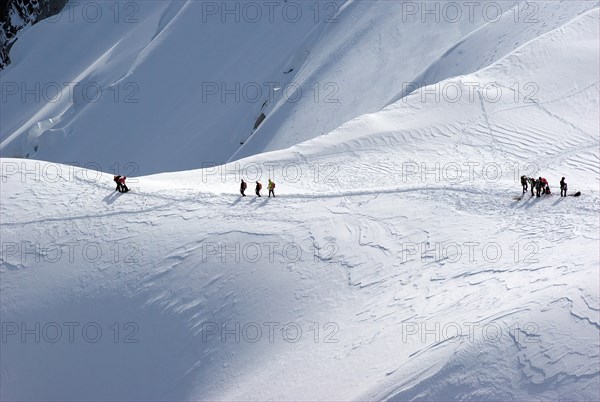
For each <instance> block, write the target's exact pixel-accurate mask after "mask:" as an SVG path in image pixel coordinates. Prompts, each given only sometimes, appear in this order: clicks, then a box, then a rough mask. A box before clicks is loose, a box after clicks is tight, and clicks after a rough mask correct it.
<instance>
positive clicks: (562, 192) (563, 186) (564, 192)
mask: <svg viewBox="0 0 600 402" xmlns="http://www.w3.org/2000/svg"><path fill="white" fill-rule="evenodd" d="M560 196H561V197H566V196H567V182H566V181H565V178H564V177H563V178H562V179H561V180H560Z"/></svg>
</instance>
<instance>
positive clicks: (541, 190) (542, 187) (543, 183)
mask: <svg viewBox="0 0 600 402" xmlns="http://www.w3.org/2000/svg"><path fill="white" fill-rule="evenodd" d="M521 185H522V186H523V194H525V193H526V192H527V190H528V188H531V196H532V197H533V195H534V190H535V195H536V196H537V197H540V196H541V195H542V194H546V195H549V194H551V192H550V185H549V184H548V180H546V178H544V177H541V176H540V177H539V178H538V179H535V178H533V177H527V176H521ZM560 196H561V197H566V196H567V182H566V181H565V178H564V177H563V178H562V179H561V180H560Z"/></svg>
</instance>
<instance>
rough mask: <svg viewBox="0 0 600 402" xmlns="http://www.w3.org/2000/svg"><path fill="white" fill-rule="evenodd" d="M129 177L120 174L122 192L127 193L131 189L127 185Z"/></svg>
mask: <svg viewBox="0 0 600 402" xmlns="http://www.w3.org/2000/svg"><path fill="white" fill-rule="evenodd" d="M126 178H127V177H125V176H119V184H120V185H121V190H119V191H120V192H122V193H126V192H128V191H129V189H128V188H127V186H126V185H125V179H126Z"/></svg>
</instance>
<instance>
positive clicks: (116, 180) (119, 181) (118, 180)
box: [113, 176, 125, 193]
mask: <svg viewBox="0 0 600 402" xmlns="http://www.w3.org/2000/svg"><path fill="white" fill-rule="evenodd" d="M113 180H114V182H115V183H117V188H116V189H115V191H118V192H119V193H122V192H123V185H122V184H121V176H115V177H113ZM123 183H125V179H123Z"/></svg>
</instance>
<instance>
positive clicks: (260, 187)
mask: <svg viewBox="0 0 600 402" xmlns="http://www.w3.org/2000/svg"><path fill="white" fill-rule="evenodd" d="M260 190H262V184H260V183H258V191H260Z"/></svg>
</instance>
